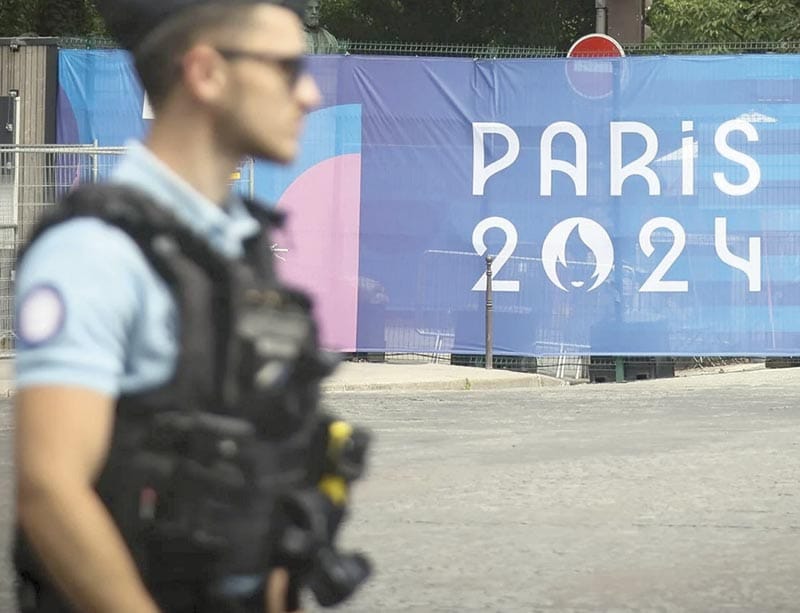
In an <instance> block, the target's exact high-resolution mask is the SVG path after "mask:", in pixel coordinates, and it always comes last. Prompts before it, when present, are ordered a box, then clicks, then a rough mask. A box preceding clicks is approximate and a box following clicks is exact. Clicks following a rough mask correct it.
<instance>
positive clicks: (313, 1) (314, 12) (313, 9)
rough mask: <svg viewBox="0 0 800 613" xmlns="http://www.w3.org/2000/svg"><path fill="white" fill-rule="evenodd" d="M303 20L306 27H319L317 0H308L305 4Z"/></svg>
mask: <svg viewBox="0 0 800 613" xmlns="http://www.w3.org/2000/svg"><path fill="white" fill-rule="evenodd" d="M303 21H304V22H305V24H306V27H309V28H318V27H319V0H310V1H309V3H308V4H307V5H306V14H305V18H304V19H303Z"/></svg>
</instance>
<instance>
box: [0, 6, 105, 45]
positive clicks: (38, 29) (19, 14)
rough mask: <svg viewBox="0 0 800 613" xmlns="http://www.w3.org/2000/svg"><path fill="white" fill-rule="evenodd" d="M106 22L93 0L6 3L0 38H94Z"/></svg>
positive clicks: (0, 18)
mask: <svg viewBox="0 0 800 613" xmlns="http://www.w3.org/2000/svg"><path fill="white" fill-rule="evenodd" d="M102 33H103V24H102V20H101V19H100V17H99V16H98V14H97V11H96V10H95V8H94V5H93V4H92V2H91V0H3V1H2V2H0V36H20V35H22V34H36V35H38V36H94V35H99V34H102Z"/></svg>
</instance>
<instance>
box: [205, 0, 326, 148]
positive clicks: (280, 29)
mask: <svg viewBox="0 0 800 613" xmlns="http://www.w3.org/2000/svg"><path fill="white" fill-rule="evenodd" d="M305 45H306V39H305V34H304V32H303V27H302V23H301V21H300V19H299V18H298V17H297V15H295V14H294V13H293V12H291V11H289V10H287V9H285V8H281V7H277V6H271V5H266V4H262V5H258V6H256V7H255V8H254V9H253V20H252V22H251V26H250V27H248V28H247V29H246V30H244V31H242V33H241V35H240V36H239V37H237V38H236V39H235V42H233V41H232V42H230V43H227V44H226V45H225V46H224V48H223V47H222V46H220V47H219V49H220V54H221V55H222V57H224V58H225V62H226V64H227V85H228V86H227V96H226V97H225V98H224V99H223V101H222V102H221V105H220V109H219V113H218V115H217V122H216V125H215V129H216V130H217V137H218V139H219V140H220V142H222V143H225V144H228V145H229V146H230V147H232V148H234V149H236V150H237V151H241V153H242V154H243V155H252V156H255V157H259V158H263V159H268V160H272V161H276V162H280V163H288V162H290V161H292V160H293V159H294V158H295V156H296V155H297V151H298V144H299V139H300V134H301V130H302V127H303V117H304V116H305V115H306V113H308V112H309V111H310V110H312V109H313V108H314V107H316V106H317V105H319V103H320V93H319V90H318V89H317V85H316V83H315V82H314V80H313V78H312V77H311V76H310V75H309V74H308V73H306V72H305V70H304V68H303V67H302V65H299V66H298V62H302V60H303V57H304V54H305V51H306V48H305ZM226 51H230V52H231V53H230V54H227V55H226V53H225V52H226ZM250 54H252V55H250ZM298 68H299V70H297V69H298Z"/></svg>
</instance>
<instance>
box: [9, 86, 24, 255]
mask: <svg viewBox="0 0 800 613" xmlns="http://www.w3.org/2000/svg"><path fill="white" fill-rule="evenodd" d="M8 93H9V96H10V97H11V98H13V99H14V179H13V180H14V187H13V191H12V192H11V225H12V226H14V227H13V230H12V235H13V239H12V240H13V241H14V244H13V247H14V249H16V248H17V246H18V245H17V242H18V241H19V240H20V232H19V221H20V218H21V215H20V213H21V211H20V210H19V203H20V198H19V192H20V180H21V170H22V168H21V166H22V153H21V151H20V148H19V147H20V144H21V143H22V98H21V97H20V95H19V90H11V91H9V92H8Z"/></svg>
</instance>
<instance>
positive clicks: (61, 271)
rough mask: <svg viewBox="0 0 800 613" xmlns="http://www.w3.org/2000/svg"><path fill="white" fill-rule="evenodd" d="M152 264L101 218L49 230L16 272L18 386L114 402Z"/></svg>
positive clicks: (78, 221) (130, 240)
mask: <svg viewBox="0 0 800 613" xmlns="http://www.w3.org/2000/svg"><path fill="white" fill-rule="evenodd" d="M147 266H148V265H147V261H146V259H145V257H144V255H143V254H142V252H141V251H140V250H139V248H138V247H137V246H136V244H135V243H134V242H133V240H132V239H131V238H130V237H129V236H128V235H127V234H125V233H124V232H123V231H121V230H119V229H118V228H114V227H112V226H110V225H109V224H106V223H105V222H103V221H100V220H98V219H76V220H71V221H68V222H65V223H62V224H60V225H58V226H55V227H53V228H50V229H49V230H47V231H46V232H45V233H44V234H43V235H42V236H40V237H39V238H38V239H37V240H36V241H35V242H34V244H33V245H32V246H31V247H30V249H29V250H28V252H27V253H26V254H25V256H24V257H23V259H22V262H21V266H20V268H19V269H18V271H17V277H16V279H17V288H16V333H17V357H16V369H17V387H18V388H20V389H21V388H25V387H31V386H35V385H74V386H79V387H85V388H89V389H92V390H96V391H98V392H101V393H105V394H109V395H113V396H117V395H118V394H119V392H120V382H121V377H122V375H123V373H124V372H125V365H126V361H127V359H128V357H129V356H128V352H129V350H128V347H129V339H130V337H131V335H132V334H133V332H134V330H135V326H136V321H137V317H138V314H139V313H140V312H141V305H142V300H143V296H142V293H143V289H142V288H143V279H144V278H145V275H146V274H147V270H148V269H147Z"/></svg>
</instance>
